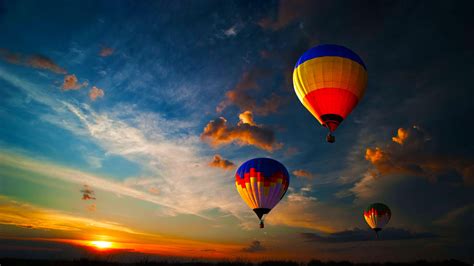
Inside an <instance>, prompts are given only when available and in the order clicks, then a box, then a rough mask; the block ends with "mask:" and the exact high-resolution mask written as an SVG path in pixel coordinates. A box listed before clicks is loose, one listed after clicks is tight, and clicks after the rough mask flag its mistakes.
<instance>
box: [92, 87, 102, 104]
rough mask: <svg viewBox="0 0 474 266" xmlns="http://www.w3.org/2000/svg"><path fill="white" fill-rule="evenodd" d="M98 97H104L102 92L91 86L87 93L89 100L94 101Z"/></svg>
mask: <svg viewBox="0 0 474 266" xmlns="http://www.w3.org/2000/svg"><path fill="white" fill-rule="evenodd" d="M99 97H104V90H102V89H99V88H97V87H96V86H93V87H92V89H91V90H90V91H89V98H90V99H91V100H92V101H95V100H97V98H99Z"/></svg>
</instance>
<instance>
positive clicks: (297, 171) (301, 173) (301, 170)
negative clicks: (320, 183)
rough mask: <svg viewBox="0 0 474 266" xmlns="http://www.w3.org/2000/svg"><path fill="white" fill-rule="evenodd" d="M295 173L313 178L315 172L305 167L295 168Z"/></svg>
mask: <svg viewBox="0 0 474 266" xmlns="http://www.w3.org/2000/svg"><path fill="white" fill-rule="evenodd" d="M292 173H293V175H295V176H298V177H305V178H312V177H313V174H312V173H311V172H309V171H306V170H303V169H297V170H294V171H293V172H292Z"/></svg>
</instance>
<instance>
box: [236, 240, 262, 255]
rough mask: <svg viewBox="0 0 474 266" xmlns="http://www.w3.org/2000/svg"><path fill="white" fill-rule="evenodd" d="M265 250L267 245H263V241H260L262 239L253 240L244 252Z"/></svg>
mask: <svg viewBox="0 0 474 266" xmlns="http://www.w3.org/2000/svg"><path fill="white" fill-rule="evenodd" d="M264 250H265V247H264V246H262V243H260V241H258V240H255V241H252V243H250V245H249V246H248V247H245V248H243V249H242V251H243V252H249V253H253V252H260V251H264Z"/></svg>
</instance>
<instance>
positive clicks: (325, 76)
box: [293, 44, 367, 132]
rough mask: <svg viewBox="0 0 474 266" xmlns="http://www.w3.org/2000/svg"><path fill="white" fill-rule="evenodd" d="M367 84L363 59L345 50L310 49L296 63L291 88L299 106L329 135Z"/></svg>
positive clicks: (333, 48) (362, 92) (320, 47)
mask: <svg viewBox="0 0 474 266" xmlns="http://www.w3.org/2000/svg"><path fill="white" fill-rule="evenodd" d="M366 85H367V70H366V67H365V64H364V62H363V61H362V59H361V58H360V57H359V56H358V55H357V54H356V53H354V52H353V51H351V50H349V49H347V48H346V47H343V46H339V45H333V44H326V45H319V46H316V47H313V48H311V49H310V50H308V51H307V52H305V53H304V54H303V55H302V56H301V58H300V59H299V60H298V62H297V63H296V66H295V69H294V71H293V86H294V88H295V92H296V95H298V98H299V99H300V101H301V103H303V105H304V106H305V107H306V109H308V110H309V111H310V112H311V114H313V116H314V117H315V118H316V119H317V120H318V121H319V123H321V125H323V126H325V127H327V128H329V130H330V131H331V132H332V131H334V130H336V128H337V127H338V126H339V124H340V123H341V122H342V120H344V119H345V118H346V117H347V116H348V115H349V114H350V113H351V111H352V109H354V107H355V106H356V105H357V103H358V102H359V101H360V99H361V98H362V96H363V95H364V92H365V87H366Z"/></svg>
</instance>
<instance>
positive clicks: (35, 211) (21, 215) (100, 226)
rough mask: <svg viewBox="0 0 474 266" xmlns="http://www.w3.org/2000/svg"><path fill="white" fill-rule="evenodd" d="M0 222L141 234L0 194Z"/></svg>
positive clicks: (34, 226) (24, 225) (69, 229)
mask: <svg viewBox="0 0 474 266" xmlns="http://www.w3.org/2000/svg"><path fill="white" fill-rule="evenodd" d="M0 214H1V215H0V224H9V225H14V226H18V227H23V228H30V229H46V230H61V231H73V232H75V231H84V232H87V233H88V234H93V233H94V232H96V233H98V232H104V231H105V230H109V231H116V232H123V233H129V234H141V233H139V232H137V231H135V230H132V229H130V228H127V227H125V226H123V225H120V224H118V223H115V222H114V223H111V222H106V221H100V220H97V219H95V220H91V219H88V218H84V217H80V216H78V215H72V214H68V213H64V212H60V211H56V210H51V209H45V208H40V207H36V206H34V205H30V204H27V203H23V202H19V201H15V200H13V199H10V198H8V197H5V196H0Z"/></svg>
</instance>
